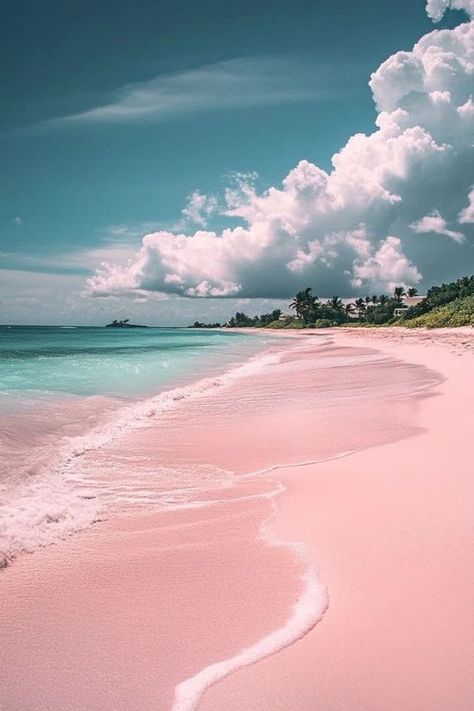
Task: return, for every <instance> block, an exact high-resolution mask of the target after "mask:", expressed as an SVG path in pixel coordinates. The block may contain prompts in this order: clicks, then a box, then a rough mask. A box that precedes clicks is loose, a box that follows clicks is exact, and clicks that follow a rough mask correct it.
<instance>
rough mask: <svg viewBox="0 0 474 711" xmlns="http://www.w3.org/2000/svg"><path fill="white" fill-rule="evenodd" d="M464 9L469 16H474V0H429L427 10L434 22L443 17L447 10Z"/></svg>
mask: <svg viewBox="0 0 474 711" xmlns="http://www.w3.org/2000/svg"><path fill="white" fill-rule="evenodd" d="M449 9H451V10H464V11H465V12H466V13H467V14H468V15H469V17H471V18H472V17H474V0H428V1H427V3H426V12H427V13H428V16H429V17H431V19H432V20H433V21H434V22H439V21H440V20H442V19H443V15H444V13H445V12H446V11H447V10H449Z"/></svg>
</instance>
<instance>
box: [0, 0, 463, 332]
mask: <svg viewBox="0 0 474 711" xmlns="http://www.w3.org/2000/svg"><path fill="white" fill-rule="evenodd" d="M473 16H474V2H473V0H428V2H425V0H386V1H384V2H380V1H378V2H375V0H359V2H355V1H354V0H339V1H338V2H336V3H331V4H329V3H327V2H322V1H320V0H311V1H306V0H304V1H303V0H296V1H294V2H292V3H289V2H280V1H279V0H272V2H267V1H266V0H261V1H260V2H258V3H255V0H253V2H247V0H242V1H241V2H240V3H239V4H238V5H237V6H235V7H234V6H230V7H225V6H224V3H221V2H215V1H214V0H208V1H207V2H202V3H199V4H196V3H191V2H189V0H188V1H186V2H175V3H173V4H170V3H164V2H160V1H159V0H153V1H151V0H134V2H129V1H127V2H125V1H124V0H114V2H110V1H109V0H97V2H94V3H64V2H63V1H61V2H60V1H59V0H45V2H42V3H37V2H33V1H32V0H18V1H17V2H15V3H9V4H7V5H6V6H5V7H4V8H3V10H2V19H3V22H2V25H1V27H0V48H1V49H0V53H1V55H2V57H1V58H2V61H1V62H0V67H1V75H2V76H1V82H0V91H1V94H2V96H1V98H2V102H1V103H2V108H3V111H2V116H1V117H0V153H1V165H2V170H1V172H0V176H1V177H0V323H18V324H35V323H36V324H38V323H44V324H65V325H67V324H77V325H88V324H90V325H102V324H103V323H105V322H107V321H109V320H110V319H112V318H127V317H128V318H131V319H132V320H135V321H139V322H142V323H143V322H145V323H148V324H150V325H187V324H189V323H192V322H193V321H194V320H195V319H199V320H210V321H215V320H221V321H225V320H227V319H228V318H229V317H230V315H232V313H233V312H234V311H235V310H237V309H238V310H244V311H246V312H248V313H251V314H252V313H256V312H260V311H268V310H270V309H272V308H274V307H283V308H285V307H286V304H287V303H288V301H289V299H290V297H291V296H292V294H294V293H295V291H296V290H298V289H301V288H304V287H306V286H312V287H313V289H314V291H315V292H316V293H317V294H318V295H319V296H320V297H330V296H332V295H335V294H337V295H339V296H341V297H351V296H358V295H360V294H366V293H374V292H377V293H378V292H388V291H390V290H392V289H393V287H394V286H395V285H399V284H400V285H405V286H416V287H417V288H418V290H419V291H420V293H423V292H424V291H426V289H427V288H428V287H429V286H430V285H432V284H435V283H440V282H442V281H449V280H452V279H455V278H458V277H459V276H462V275H463V274H466V273H473V272H474V232H473V228H472V224H473V222H474V190H473V188H474V169H473V165H474V161H473V155H472V147H473V138H474V104H473V102H472V98H471V95H472V94H473V93H474V91H473V87H474V79H473V77H474V74H473V71H474V59H473V54H474V39H473V36H474V22H472V21H470V19H472V17H473Z"/></svg>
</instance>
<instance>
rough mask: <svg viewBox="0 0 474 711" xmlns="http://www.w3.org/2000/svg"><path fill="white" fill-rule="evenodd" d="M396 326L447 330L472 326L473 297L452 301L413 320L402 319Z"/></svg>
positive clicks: (473, 322)
mask: <svg viewBox="0 0 474 711" xmlns="http://www.w3.org/2000/svg"><path fill="white" fill-rule="evenodd" d="M396 325H397V326H406V327H407V328H418V327H420V326H423V327H425V328H449V327H451V328H452V327H456V326H474V296H464V297H461V298H459V299H454V301H451V302H450V303H449V304H446V306H438V307H436V308H434V309H432V310H431V311H428V312H427V313H424V314H422V315H421V316H416V317H415V318H410V319H408V318H406V317H405V318H402V319H400V320H399V321H398V322H397V324H396Z"/></svg>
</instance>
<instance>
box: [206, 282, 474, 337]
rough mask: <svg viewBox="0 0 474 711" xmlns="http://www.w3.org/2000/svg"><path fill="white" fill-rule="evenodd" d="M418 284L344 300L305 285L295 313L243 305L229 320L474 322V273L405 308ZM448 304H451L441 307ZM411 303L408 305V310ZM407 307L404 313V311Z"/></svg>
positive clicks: (272, 323) (273, 324)
mask: <svg viewBox="0 0 474 711" xmlns="http://www.w3.org/2000/svg"><path fill="white" fill-rule="evenodd" d="M417 293H418V292H417V290H416V288H415V287H411V288H409V289H405V288H404V287H403V286H397V287H395V289H394V291H393V294H392V295H391V296H389V295H387V294H380V295H377V294H372V295H370V296H366V297H365V298H362V297H359V298H357V299H355V300H354V301H353V302H350V303H347V302H346V303H344V301H343V300H342V299H341V298H340V297H339V296H333V297H331V298H330V299H327V300H326V301H324V302H323V301H320V299H319V297H318V296H316V294H314V293H313V289H312V288H311V287H307V288H306V289H303V290H302V291H299V292H298V293H297V294H296V295H295V296H294V298H293V299H292V301H291V303H290V304H289V305H288V306H289V308H290V309H291V310H292V311H294V316H292V315H286V316H284V315H283V314H282V312H281V310H280V309H275V310H274V311H271V312H270V313H266V314H261V315H260V316H247V314H245V313H243V312H240V311H237V313H236V314H235V316H232V318H231V319H229V321H228V323H227V324H226V326H229V327H232V328H244V327H245V328H327V327H330V326H344V325H351V326H354V325H356V324H357V325H361V326H362V325H366V326H369V325H370V326H381V325H384V324H385V325H395V324H396V325H403V326H409V327H412V326H413V327H415V326H427V327H428V328H435V327H438V326H448V325H452V326H464V325H472V324H473V323H474V318H473V308H474V276H466V277H463V278H462V279H458V280H457V281H455V282H451V283H450V284H442V285H441V286H434V287H432V288H431V289H429V290H428V293H427V295H426V297H425V298H424V299H422V300H421V301H419V302H418V303H417V304H416V305H415V306H412V307H411V308H405V305H404V298H405V297H407V296H408V297H413V296H416V295H417ZM441 307H446V308H441ZM403 309H405V310H403ZM400 312H402V313H400ZM218 326H219V324H203V323H200V322H198V321H196V322H195V323H194V328H205V327H207V328H216V327H218Z"/></svg>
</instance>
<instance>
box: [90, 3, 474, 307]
mask: <svg viewBox="0 0 474 711" xmlns="http://www.w3.org/2000/svg"><path fill="white" fill-rule="evenodd" d="M452 6H453V7H455V5H454V3H452ZM429 9H430V12H431V13H432V14H433V13H434V12H435V7H434V5H432V6H431V8H429ZM473 76H474V22H466V23H464V24H461V25H459V26H458V27H456V28H454V29H452V30H435V31H433V32H430V33H429V34H427V35H425V36H424V37H422V38H421V39H420V40H419V42H417V43H416V45H415V46H414V48H413V49H412V51H410V52H407V51H404V52H397V53H396V54H394V55H393V56H391V57H389V58H388V59H387V61H385V62H384V63H383V64H382V65H381V66H380V67H379V68H378V69H377V71H376V72H374V73H373V74H372V76H371V79H370V88H371V89H372V93H373V97H374V101H375V103H376V106H377V108H378V116H377V120H376V129H375V130H374V132H373V133H371V134H370V135H365V134H362V133H359V134H355V135H353V136H352V137H351V138H350V139H349V140H348V142H347V143H346V145H345V146H344V147H343V148H342V149H341V150H340V151H339V152H338V153H336V154H335V155H334V156H333V159H332V164H333V167H332V170H331V171H329V172H326V171H325V170H322V169H321V168H319V167H318V166H316V165H314V164H312V163H310V162H309V161H306V160H302V161H300V162H299V163H298V165H297V166H296V167H295V168H294V169H293V170H292V171H290V173H289V174H288V175H287V176H286V178H285V179H284V180H283V181H282V184H281V186H275V187H270V188H269V189H268V190H266V191H264V192H263V193H261V192H259V191H258V190H257V189H256V186H255V181H254V180H253V179H252V176H250V178H249V177H246V176H236V178H235V179H234V185H233V187H232V188H230V189H228V190H227V191H226V193H225V200H226V208H225V210H224V211H223V215H225V216H230V217H232V218H233V220H234V224H235V219H236V218H238V219H239V220H240V221H241V223H242V224H241V225H239V226H237V227H235V226H234V227H229V228H227V229H224V230H222V231H220V232H217V233H216V232H213V231H208V230H205V229H200V230H198V231H197V232H195V233H186V232H185V231H182V232H181V233H180V234H173V233H172V232H170V231H169V230H162V231H159V232H154V233H152V234H148V235H146V236H145V237H144V238H143V242H142V246H141V248H140V250H139V251H138V252H137V253H136V255H135V258H134V259H133V260H132V262H131V264H130V265H129V266H127V267H123V266H120V265H117V264H112V265H108V266H107V267H105V268H104V267H102V268H99V269H98V270H97V271H96V273H95V275H94V276H93V277H92V278H91V279H90V280H89V283H88V288H89V291H90V293H92V294H95V295H109V294H120V293H133V292H134V291H135V290H144V291H149V292H166V293H172V294H180V295H185V296H194V297H196V296H228V297H231V296H234V295H239V296H240V297H252V298H255V297H269V298H270V297H286V296H288V295H290V294H292V293H294V291H295V290H296V289H299V288H301V287H302V286H307V285H312V286H313V287H314V288H315V290H316V291H317V292H318V293H319V294H322V295H324V294H332V293H336V292H337V293H340V294H341V295H342V296H344V295H350V294H351V293H352V292H353V289H354V288H359V289H360V290H365V289H368V288H372V287H373V288H378V289H389V288H391V286H392V285H393V284H394V283H395V282H396V281H397V280H398V281H399V282H400V283H403V284H406V285H409V284H413V283H419V282H420V279H421V278H422V277H423V280H424V283H425V284H426V285H429V284H430V283H433V282H435V281H437V280H438V279H439V275H440V273H441V274H442V278H444V276H445V274H446V270H447V269H449V270H450V271H449V273H450V274H451V273H453V275H455V274H457V275H459V273H462V272H463V271H465V268H466V264H467V263H468V260H469V257H470V258H471V259H472V255H471V252H468V251H467V250H469V248H470V245H469V243H468V240H466V241H465V242H464V243H463V244H461V237H460V236H461V233H460V232H455V231H454V230H450V229H449V228H448V226H447V225H448V224H453V223H455V222H456V221H457V219H458V216H459V213H460V212H461V210H463V208H464V206H465V197H464V196H466V195H467V194H468V191H469V190H470V189H471V186H472V184H473V177H474V176H473V165H474V161H473V151H472V135H473V126H472V111H471V92H472V79H473ZM468 214H469V213H468V212H466V213H465V214H464V212H462V213H461V215H462V217H463V220H464V222H466V223H467V222H468V220H466V219H465V217H466V216H468ZM441 216H443V217H441ZM428 218H429V219H430V220H431V230H432V228H433V225H434V226H435V227H436V230H437V231H438V233H439V232H440V230H442V231H441V234H444V235H446V236H448V237H450V238H451V239H450V240H420V239H419V238H418V237H416V236H415V235H414V234H413V230H412V229H411V228H410V225H417V226H418V228H417V231H420V229H421V228H422V227H423V225H424V226H426V225H427V222H426V221H427V219H428ZM466 234H467V235H468V236H469V233H468V231H467V228H466ZM455 242H456V244H455Z"/></svg>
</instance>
